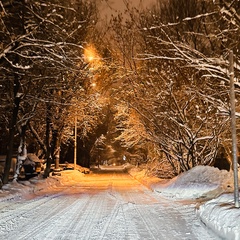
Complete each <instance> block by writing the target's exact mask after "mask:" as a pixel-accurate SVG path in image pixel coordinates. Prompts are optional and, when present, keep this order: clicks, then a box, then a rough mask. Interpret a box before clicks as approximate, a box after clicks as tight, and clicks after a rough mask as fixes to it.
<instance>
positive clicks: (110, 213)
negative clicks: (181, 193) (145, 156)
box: [0, 171, 219, 240]
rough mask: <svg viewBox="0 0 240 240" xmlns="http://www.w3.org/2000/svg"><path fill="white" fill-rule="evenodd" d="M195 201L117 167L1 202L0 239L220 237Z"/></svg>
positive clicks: (132, 239) (190, 238)
mask: <svg viewBox="0 0 240 240" xmlns="http://www.w3.org/2000/svg"><path fill="white" fill-rule="evenodd" d="M194 207H195V205H194V204H182V203H180V202H176V201H171V200H167V199H164V198H162V197H160V196H159V195H158V194H157V193H155V192H152V191H151V190H150V189H148V188H146V187H145V186H143V185H142V184H140V183H139V182H138V181H137V180H135V179H133V178H132V177H131V176H130V175H128V174H127V173H123V172H120V171H118V172H117V171H101V172H98V173H95V174H89V175H85V176H84V177H82V178H81V181H80V182H76V183H75V184H73V182H72V181H67V182H65V183H62V185H59V187H55V188H54V190H53V189H51V191H49V190H42V191H37V192H36V193H34V194H31V195H30V194H28V195H26V196H24V197H23V198H21V199H18V200H16V199H13V200H6V201H2V202H0V216H1V218H0V239H6V240H16V239H17V240H20V239H24V240H26V239H39V240H40V239H41V240H43V239H48V240H50V239H58V240H60V239H64V240H66V239H71V240H72V239H81V240H85V239H96V240H99V239H106V240H109V239H110V240H113V239H119V240H120V239H121V240H123V239H129V240H137V239H147V240H150V239H163V240H164V239H172V240H174V239H177V240H179V239H181V240H184V239H186V240H194V239H199V240H200V239H201V240H202V239H204V240H211V239H214V240H216V239H219V238H218V237H217V236H216V235H214V234H213V233H212V232H211V231H210V230H208V229H207V228H206V226H204V225H203V224H202V223H201V222H200V220H199V219H198V218H197V217H196V213H195V208H194Z"/></svg>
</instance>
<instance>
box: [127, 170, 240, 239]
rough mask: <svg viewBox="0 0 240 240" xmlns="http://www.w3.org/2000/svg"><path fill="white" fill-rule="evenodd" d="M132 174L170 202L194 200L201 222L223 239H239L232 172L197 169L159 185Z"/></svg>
mask: <svg viewBox="0 0 240 240" xmlns="http://www.w3.org/2000/svg"><path fill="white" fill-rule="evenodd" d="M131 172H132V174H133V175H134V176H135V177H136V178H138V179H139V180H141V179H143V180H144V182H145V184H147V185H149V186H151V188H152V189H154V190H155V191H156V192H158V193H159V194H161V195H163V196H165V197H167V198H169V199H175V200H182V201H186V200H191V201H192V200H196V202H197V203H196V213H197V216H198V217H199V218H200V219H201V220H202V222H204V223H205V224H206V225H207V226H208V227H210V228H211V229H212V230H213V231H214V232H216V233H217V234H218V235H219V236H221V237H222V238H223V239H228V240H231V239H234V240H239V239H240V224H239V223H240V209H238V208H235V207H234V206H235V204H234V193H233V191H234V183H233V173H232V172H231V173H230V172H227V171H225V170H221V171H220V170H219V169H217V168H214V167H209V166H198V167H195V168H193V169H191V170H190V171H188V172H186V173H183V174H182V175H180V176H178V177H176V178H174V179H172V180H170V181H167V182H166V183H161V184H159V183H158V182H157V183H153V182H152V181H151V179H148V178H144V177H143V175H144V171H142V172H138V171H136V169H134V170H132V171H131ZM239 183H240V182H239Z"/></svg>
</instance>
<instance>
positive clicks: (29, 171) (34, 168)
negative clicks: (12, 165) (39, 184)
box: [22, 153, 44, 178]
mask: <svg viewBox="0 0 240 240" xmlns="http://www.w3.org/2000/svg"><path fill="white" fill-rule="evenodd" d="M43 163H44V160H41V159H39V158H38V156H37V155H36V154H34V153H28V154H27V158H26V159H25V160H24V162H23V165H22V166H23V169H24V175H25V177H26V178H30V177H32V176H36V175H38V174H39V173H40V172H41V171H42V170H43Z"/></svg>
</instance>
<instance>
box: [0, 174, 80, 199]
mask: <svg viewBox="0 0 240 240" xmlns="http://www.w3.org/2000/svg"><path fill="white" fill-rule="evenodd" d="M83 177H84V174H83V173H81V172H79V171H78V170H66V171H62V172H61V176H49V177H48V178H43V177H42V176H41V175H40V176H37V177H34V178H31V179H29V180H27V181H19V182H17V181H13V182H10V183H8V184H5V185H3V187H2V189H0V202H1V201H5V200H10V199H18V198H21V197H22V196H24V195H31V194H37V193H38V192H40V191H41V192H50V193H54V192H56V191H59V190H61V188H62V187H64V186H68V185H70V186H71V185H74V184H76V183H77V182H81V180H82V179H83Z"/></svg>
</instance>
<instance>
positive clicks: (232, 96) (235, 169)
mask: <svg viewBox="0 0 240 240" xmlns="http://www.w3.org/2000/svg"><path fill="white" fill-rule="evenodd" d="M229 63H230V68H229V75H230V103H231V130H232V155H233V156H232V157H233V172H234V202H235V207H236V208H239V189H238V149H237V131H236V114H235V92H234V68H233V52H232V51H230V54H229Z"/></svg>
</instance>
